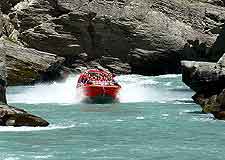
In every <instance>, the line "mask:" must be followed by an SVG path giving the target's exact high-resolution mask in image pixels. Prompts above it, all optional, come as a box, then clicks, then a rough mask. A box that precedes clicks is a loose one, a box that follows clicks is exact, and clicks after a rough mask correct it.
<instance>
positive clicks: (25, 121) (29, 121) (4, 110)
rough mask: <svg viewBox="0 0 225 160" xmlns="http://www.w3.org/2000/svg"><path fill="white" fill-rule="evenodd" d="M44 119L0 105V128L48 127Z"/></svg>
mask: <svg viewBox="0 0 225 160" xmlns="http://www.w3.org/2000/svg"><path fill="white" fill-rule="evenodd" d="M48 125H49V123H48V122H47V121H45V120H44V119H42V118H40V117H37V116H34V115H32V114H29V113H27V112H26V111H24V110H22V109H18V108H15V107H11V106H8V105H5V104H0V126H15V127H20V126H32V127H37V126H43V127H45V126H48Z"/></svg>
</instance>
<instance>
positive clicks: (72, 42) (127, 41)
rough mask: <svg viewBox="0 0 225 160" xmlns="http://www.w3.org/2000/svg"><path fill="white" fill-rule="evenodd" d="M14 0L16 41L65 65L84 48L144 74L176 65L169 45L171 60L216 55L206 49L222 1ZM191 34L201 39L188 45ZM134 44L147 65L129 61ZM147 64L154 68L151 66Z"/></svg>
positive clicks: (220, 17) (224, 16)
mask: <svg viewBox="0 0 225 160" xmlns="http://www.w3.org/2000/svg"><path fill="white" fill-rule="evenodd" d="M14 1H15V0H14ZM14 1H13V2H14ZM17 2H19V3H17V4H15V3H12V5H11V6H13V7H12V8H11V11H10V13H9V14H8V15H9V17H10V22H11V23H12V24H14V26H15V29H16V30H18V32H19V35H18V36H19V38H20V39H19V41H21V42H22V43H23V44H24V45H26V46H28V47H31V48H35V49H37V50H41V51H44V52H49V53H53V54H56V55H60V56H64V57H66V59H67V62H68V61H70V62H71V64H69V65H70V66H71V65H72V64H74V63H76V61H77V59H75V58H76V57H77V56H78V55H79V54H81V53H86V54H87V55H88V57H89V58H88V59H89V60H88V61H89V62H91V61H93V60H95V61H96V60H98V59H99V58H101V57H102V56H104V57H112V58H119V59H120V61H122V62H125V63H128V65H129V67H131V70H132V71H135V72H139V71H142V70H144V74H149V75H151V74H155V73H156V74H163V73H174V72H175V71H174V70H173V69H169V70H168V68H178V67H179V64H178V63H176V62H175V64H176V65H178V66H176V67H174V66H172V67H171V63H166V64H165V62H167V60H168V58H169V57H168V56H165V53H171V50H173V53H172V54H171V58H169V59H172V58H174V57H177V58H178V59H177V60H175V61H178V60H179V58H180V57H181V59H192V58H193V55H194V57H196V58H198V59H209V60H213V61H215V60H217V59H218V57H219V56H221V55H219V54H221V53H218V55H215V54H211V53H212V52H211V50H210V49H209V48H210V47H211V46H212V45H213V44H214V42H215V41H216V39H217V36H218V34H220V32H221V25H222V24H223V22H224V20H225V9H224V2H223V1H221V0H211V1H204V0H196V1H190V0H184V1H178V0H169V1H168V0H148V1H147V0H123V1H119V0H93V1H89V0H67V1H65V0H27V1H21V2H20V1H19V0H18V1H17ZM1 3H2V2H0V4H1ZM3 9H4V8H3ZM195 40H198V41H199V44H203V45H200V46H199V45H195V46H194V48H193V44H192V43H189V42H191V41H193V42H194V41H195ZM184 46H186V47H185V48H184ZM196 46H197V47H196ZM199 47H200V49H199ZM136 49H140V50H144V51H145V52H142V53H141V54H139V57H140V59H145V61H144V64H148V65H144V64H142V61H139V60H138V62H134V63H130V62H131V61H130V56H129V54H130V53H133V51H134V50H136ZM183 49H185V51H184V52H182V50H183ZM159 50H163V51H159ZM175 50H176V51H177V52H175ZM190 50H191V52H190ZM199 50H200V53H199ZM152 53H157V55H159V54H162V56H158V58H157V59H158V62H157V65H150V64H151V63H152V62H153V60H152V58H151V57H152ZM175 54H176V55H175ZM181 54H184V55H181ZM199 54H200V55H199ZM70 59H74V61H71V60H70ZM137 63H138V64H137ZM118 65H119V64H118ZM173 65H174V63H173ZM140 66H141V67H140ZM152 66H153V67H154V66H155V68H157V69H152ZM136 67H137V68H136ZM114 68H115V67H114ZM140 68H141V69H140ZM156 70H157V71H156Z"/></svg>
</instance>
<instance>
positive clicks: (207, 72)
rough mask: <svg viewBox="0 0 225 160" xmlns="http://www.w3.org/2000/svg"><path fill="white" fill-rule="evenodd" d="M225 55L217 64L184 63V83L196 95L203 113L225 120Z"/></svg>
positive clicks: (195, 97)
mask: <svg viewBox="0 0 225 160" xmlns="http://www.w3.org/2000/svg"><path fill="white" fill-rule="evenodd" d="M224 59H225V54H224V55H223V57H221V59H220V60H219V61H218V62H217V63H209V62H194V61H183V62H182V63H181V65H182V71H183V73H182V74H183V82H184V83H185V84H187V85H188V86H189V87H190V88H191V89H193V90H194V91H195V92H196V94H195V95H194V96H193V99H194V101H195V102H196V103H197V104H199V105H200V106H201V107H202V109H203V111H204V112H206V113H212V114H213V115H214V116H215V118H218V119H223V120H225V84H224V82H225V65H224V64H225V61H224Z"/></svg>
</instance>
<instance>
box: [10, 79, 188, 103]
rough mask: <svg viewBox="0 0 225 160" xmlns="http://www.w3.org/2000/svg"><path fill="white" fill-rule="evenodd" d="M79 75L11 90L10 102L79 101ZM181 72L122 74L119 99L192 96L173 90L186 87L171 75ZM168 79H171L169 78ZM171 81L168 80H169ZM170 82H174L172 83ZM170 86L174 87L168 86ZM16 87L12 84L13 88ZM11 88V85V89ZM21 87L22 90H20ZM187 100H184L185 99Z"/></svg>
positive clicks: (152, 99)
mask: <svg viewBox="0 0 225 160" xmlns="http://www.w3.org/2000/svg"><path fill="white" fill-rule="evenodd" d="M78 77H79V76H78V75H77V76H70V77H69V78H68V79H67V80H66V81H65V82H62V83H56V82H55V83H52V84H37V85H35V86H23V87H21V89H17V92H16V93H15V92H14V93H13V92H8V95H7V97H8V101H9V102H10V103H26V104H41V103H58V104H61V105H64V104H74V103H79V102H80V101H81V99H82V94H81V93H78V91H77V90H76V83H77V80H78ZM179 77H180V75H163V76H157V77H149V76H141V75H122V76H118V77H117V78H116V80H117V81H118V82H119V84H120V85H121V86H122V89H121V91H120V93H119V101H120V102H121V103H134V102H159V103H165V102H168V101H176V100H179V99H185V98H187V97H188V98H189V97H191V94H192V93H189V94H188V95H186V93H185V94H183V93H182V94H180V92H179V91H173V90H170V89H171V87H172V89H174V88H178V89H179V87H184V86H179V85H178V86H173V85H171V83H172V82H171V80H170V79H169V78H173V79H174V78H179ZM166 78H168V80H167V79H166ZM165 80H167V81H165ZM168 84H170V85H168ZM168 87H170V88H168ZM12 88H13V87H11V89H12ZM9 90H10V88H9ZM18 90H19V92H18ZM182 103H183V102H182Z"/></svg>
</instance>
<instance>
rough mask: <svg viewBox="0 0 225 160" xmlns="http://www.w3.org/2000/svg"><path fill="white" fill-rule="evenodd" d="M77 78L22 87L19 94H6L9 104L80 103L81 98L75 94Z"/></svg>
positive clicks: (71, 77) (72, 77)
mask: <svg viewBox="0 0 225 160" xmlns="http://www.w3.org/2000/svg"><path fill="white" fill-rule="evenodd" d="M77 80H78V76H70V77H69V78H68V79H67V80H66V81H65V82H61V83H57V82H54V83H52V84H37V85H35V86H28V87H23V88H22V89H21V92H19V93H16V94H15V93H8V95H7V97H8V101H9V102H10V103H26V104H41V103H59V104H72V103H78V102H80V100H81V98H82V96H80V95H81V94H78V93H77V90H76V82H77Z"/></svg>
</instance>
